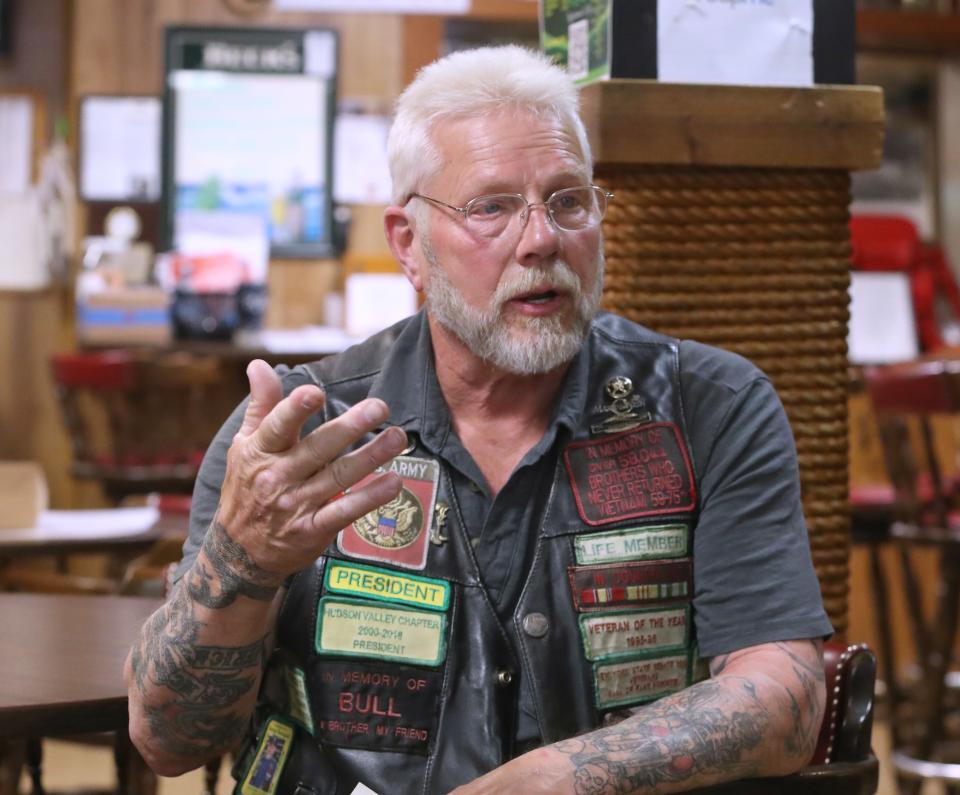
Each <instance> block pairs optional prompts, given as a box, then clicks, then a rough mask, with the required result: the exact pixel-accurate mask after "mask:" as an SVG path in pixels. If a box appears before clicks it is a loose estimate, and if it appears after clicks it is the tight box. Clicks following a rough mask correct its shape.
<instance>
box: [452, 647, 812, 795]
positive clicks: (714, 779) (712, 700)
mask: <svg viewBox="0 0 960 795" xmlns="http://www.w3.org/2000/svg"><path fill="white" fill-rule="evenodd" d="M710 673H711V678H710V679H708V680H706V681H704V682H700V683H699V684H696V685H693V686H691V687H689V688H687V689H686V690H683V691H681V692H680V693H676V694H674V695H672V696H667V697H665V698H662V699H660V700H659V701H656V702H654V703H652V704H650V705H648V706H645V707H642V708H640V709H638V710H636V711H635V712H634V713H633V714H632V715H631V716H630V717H629V718H627V719H625V720H623V721H621V722H620V723H617V724H615V725H613V726H606V727H603V728H601V729H597V730H595V731H593V732H590V733H588V734H584V735H581V736H579V737H575V738H572V739H570V740H564V741H562V742H559V743H555V744H553V745H550V746H546V747H544V748H539V749H537V750H536V751H531V752H530V753H528V754H524V755H523V756H520V757H518V758H517V759H514V760H513V761H512V762H509V763H507V764H506V765H504V766H503V767H500V768H498V769H497V770H495V771H493V772H492V773H489V774H487V775H486V776H483V777H482V778H479V779H477V780H476V781H474V782H472V783H471V784H468V785H467V786H465V787H461V788H459V789H457V790H456V793H457V795H492V794H493V793H507V792H520V791H522V792H525V793H575V794H576V795H627V793H670V792H686V791H688V790H692V789H697V788H699V787H705V786H708V785H711V784H717V783H720V782H724V781H733V780H736V779H742V778H752V777H756V776H777V775H786V774H788V773H792V772H794V771H796V770H798V769H799V768H800V767H802V766H803V765H804V764H805V763H806V762H807V761H808V760H809V759H810V757H811V755H812V754H813V750H814V747H815V745H816V741H817V734H818V732H819V729H820V722H821V720H822V717H823V709H824V703H825V700H826V694H825V685H824V674H823V649H822V644H821V643H820V641H813V640H805V641H790V642H785V643H769V644H763V645H761V646H753V647H751V648H748V649H743V650H741V651H737V652H734V653H732V654H727V655H722V656H720V657H715V658H714V659H713V660H712V661H711V665H710Z"/></svg>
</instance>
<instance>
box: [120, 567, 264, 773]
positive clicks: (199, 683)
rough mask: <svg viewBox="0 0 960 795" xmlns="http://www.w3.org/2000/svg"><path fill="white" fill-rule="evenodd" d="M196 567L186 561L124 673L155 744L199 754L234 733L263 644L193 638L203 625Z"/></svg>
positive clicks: (228, 742) (221, 745) (228, 741)
mask: <svg viewBox="0 0 960 795" xmlns="http://www.w3.org/2000/svg"><path fill="white" fill-rule="evenodd" d="M201 569H202V567H200V566H199V565H196V566H194V568H193V569H192V570H191V571H190V572H189V573H188V574H187V576H186V578H185V581H184V582H181V583H180V584H179V586H178V587H177V588H176V589H175V591H174V592H173V594H172V595H171V598H170V599H169V601H168V602H167V604H166V605H165V606H164V607H163V608H162V609H161V610H158V611H157V612H156V613H155V614H154V615H153V616H152V617H151V619H150V620H149V621H148V622H147V624H146V625H145V626H144V628H143V631H142V633H141V637H140V643H139V644H138V645H137V647H136V648H135V649H134V650H133V652H132V654H131V671H132V678H133V681H134V683H135V685H136V687H137V690H138V691H139V693H140V694H141V696H142V697H143V712H144V716H145V718H146V720H147V723H148V724H149V726H150V730H151V733H152V735H153V737H154V739H155V741H156V742H157V744H158V745H159V746H160V747H162V748H163V749H164V751H165V752H166V753H169V754H173V755H176V756H180V757H184V758H201V759H202V758H205V757H207V756H209V755H212V754H215V753H218V752H221V751H223V750H225V749H226V748H229V747H230V746H232V745H233V744H235V743H236V741H237V740H239V738H240V736H241V735H242V733H243V730H244V728H245V724H246V716H247V714H248V712H249V707H250V703H249V702H250V700H251V699H252V698H253V696H254V695H255V692H256V688H257V685H258V683H259V678H260V671H261V668H262V665H263V662H264V654H265V645H264V639H262V638H261V639H258V640H256V641H254V642H252V643H247V644H245V645H241V646H226V645H215V644H209V643H202V642H200V637H201V633H202V631H203V628H204V624H203V622H202V621H201V620H200V619H199V618H198V617H197V611H198V605H204V604H205V602H203V601H199V602H198V601H195V599H194V594H195V593H196V592H197V590H198V585H197V584H198V582H200V581H202V580H203V579H204V578H205V577H207V576H208V574H206V573H205V572H203V571H202V570H201ZM207 606H209V605H207ZM151 693H152V694H153V696H154V697H153V698H152V699H150V698H148V694H151ZM157 694H162V696H161V697H160V698H157Z"/></svg>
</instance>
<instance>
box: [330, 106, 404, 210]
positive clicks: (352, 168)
mask: <svg viewBox="0 0 960 795" xmlns="http://www.w3.org/2000/svg"><path fill="white" fill-rule="evenodd" d="M389 130H390V120H389V119H387V118H385V117H383V116H363V115H358V114H355V113H342V114H340V115H339V116H338V117H337V124H336V132H335V140H336V143H335V145H334V153H335V154H334V161H333V197H334V199H335V200H336V201H337V202H339V203H340V204H389V203H390V168H389V166H388V165H387V132H388V131H389Z"/></svg>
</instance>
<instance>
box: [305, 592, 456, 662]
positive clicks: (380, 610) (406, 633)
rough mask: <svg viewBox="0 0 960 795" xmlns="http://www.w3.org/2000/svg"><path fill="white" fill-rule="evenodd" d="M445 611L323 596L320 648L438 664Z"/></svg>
mask: <svg viewBox="0 0 960 795" xmlns="http://www.w3.org/2000/svg"><path fill="white" fill-rule="evenodd" d="M446 624H447V617H446V616H445V615H444V614H443V613H434V612H427V611H425V610H408V609H402V608H399V607H388V606H386V605H382V604H378V603H377V602H366V601H359V600H356V599H335V598H333V597H326V596H325V597H323V598H322V599H321V600H320V609H319V615H318V617H317V632H316V649H317V653H318V654H343V655H347V656H350V657H370V658H375V659H380V660H397V661H399V662H408V663H417V664H419V665H432V666H437V665H440V663H442V662H443V659H444V656H445V654H446Z"/></svg>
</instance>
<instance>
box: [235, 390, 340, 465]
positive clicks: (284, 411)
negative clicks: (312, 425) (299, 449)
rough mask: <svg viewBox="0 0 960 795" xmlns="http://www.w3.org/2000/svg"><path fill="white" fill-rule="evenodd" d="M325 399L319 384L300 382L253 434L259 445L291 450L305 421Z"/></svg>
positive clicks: (277, 450) (275, 450)
mask: <svg viewBox="0 0 960 795" xmlns="http://www.w3.org/2000/svg"><path fill="white" fill-rule="evenodd" d="M323 399H324V396H323V392H322V391H320V388H319V387H316V386H309V385H304V386H298V387H297V388H296V389H294V390H293V391H292V392H291V393H290V394H289V395H287V397H286V398H284V399H283V400H281V401H280V402H279V403H278V404H277V405H276V406H274V408H273V410H272V411H271V412H270V413H269V414H267V416H266V417H264V419H263V421H262V422H261V423H260V426H259V427H258V428H257V429H256V431H254V433H253V434H252V437H251V438H252V439H253V441H254V442H255V444H256V446H257V448H258V449H259V450H260V451H261V452H264V453H281V452H283V451H285V450H289V449H290V448H291V447H293V446H294V445H295V444H296V443H297V440H298V439H299V438H300V429H301V428H302V427H303V424H304V423H305V422H306V421H307V419H309V417H310V415H311V414H314V413H315V412H317V411H319V410H320V407H321V406H323Z"/></svg>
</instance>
